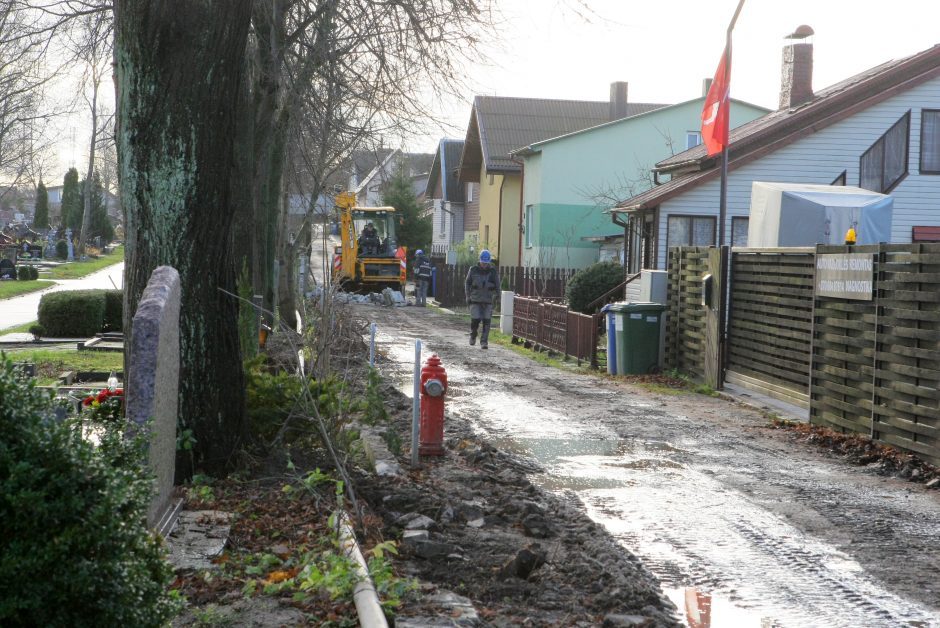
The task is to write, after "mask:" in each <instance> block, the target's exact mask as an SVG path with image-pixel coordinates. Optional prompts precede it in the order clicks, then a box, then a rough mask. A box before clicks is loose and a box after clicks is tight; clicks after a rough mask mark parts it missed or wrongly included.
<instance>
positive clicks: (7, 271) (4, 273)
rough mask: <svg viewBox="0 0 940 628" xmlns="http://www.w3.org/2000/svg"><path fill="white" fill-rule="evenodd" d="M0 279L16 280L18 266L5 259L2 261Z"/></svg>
mask: <svg viewBox="0 0 940 628" xmlns="http://www.w3.org/2000/svg"><path fill="white" fill-rule="evenodd" d="M0 279H16V266H14V265H13V262H11V261H10V260H8V259H7V258H5V257H4V258H3V259H0Z"/></svg>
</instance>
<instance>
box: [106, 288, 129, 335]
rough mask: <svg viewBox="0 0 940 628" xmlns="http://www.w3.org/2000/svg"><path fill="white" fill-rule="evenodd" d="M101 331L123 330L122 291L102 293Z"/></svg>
mask: <svg viewBox="0 0 940 628" xmlns="http://www.w3.org/2000/svg"><path fill="white" fill-rule="evenodd" d="M101 329H102V331H123V330H124V291H123V290H105V291H104V321H103V324H102V327H101Z"/></svg>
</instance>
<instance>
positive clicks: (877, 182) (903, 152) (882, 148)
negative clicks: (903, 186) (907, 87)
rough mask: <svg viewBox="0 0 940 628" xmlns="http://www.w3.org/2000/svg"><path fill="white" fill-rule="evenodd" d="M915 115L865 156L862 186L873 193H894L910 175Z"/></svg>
mask: <svg viewBox="0 0 940 628" xmlns="http://www.w3.org/2000/svg"><path fill="white" fill-rule="evenodd" d="M910 132H911V112H910V111H908V112H907V113H905V114H904V115H903V116H901V119H900V120H898V121H897V122H895V123H894V125H893V126H892V127H891V128H890V129H888V132H887V133H885V134H884V135H882V136H881V137H880V138H878V141H877V142H875V143H874V144H872V146H871V148H869V149H868V150H867V151H865V153H864V154H863V155H862V158H861V160H860V161H859V166H858V172H859V174H858V179H859V182H858V185H859V187H863V188H865V189H866V190H872V191H873V192H881V193H886V192H890V191H891V190H892V189H893V188H894V187H895V186H896V185H897V184H898V183H900V182H901V180H902V179H903V178H904V177H905V176H906V175H907V156H908V152H907V151H908V139H909V138H910Z"/></svg>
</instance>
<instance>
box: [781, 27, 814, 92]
mask: <svg viewBox="0 0 940 628" xmlns="http://www.w3.org/2000/svg"><path fill="white" fill-rule="evenodd" d="M812 35H813V29H812V28H810V27H809V26H807V25H805V24H803V25H801V26H799V27H797V29H796V30H795V31H793V32H792V33H790V34H789V35H787V36H786V39H789V40H790V42H789V43H787V45H785V46H784V47H783V64H782V69H781V78H780V108H781V109H792V108H793V107H799V106H800V105H802V104H804V103H807V102H809V101H811V100H812V99H813V42H812V40H809V41H807V39H808V38H810V37H812Z"/></svg>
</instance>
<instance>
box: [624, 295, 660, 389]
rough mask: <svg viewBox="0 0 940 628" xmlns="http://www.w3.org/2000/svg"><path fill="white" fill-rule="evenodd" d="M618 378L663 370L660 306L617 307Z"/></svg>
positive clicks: (647, 304)
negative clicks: (660, 366) (660, 357)
mask: <svg viewBox="0 0 940 628" xmlns="http://www.w3.org/2000/svg"><path fill="white" fill-rule="evenodd" d="M610 309H611V310H612V311H613V312H614V316H615V317H616V318H615V320H614V327H615V330H616V335H617V374H618V375H642V374H644V373H651V372H653V371H655V370H656V369H657V368H658V367H659V337H660V328H661V327H662V320H663V312H665V310H666V306H665V305H662V304H660V303H614V304H612V305H611V306H610Z"/></svg>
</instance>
